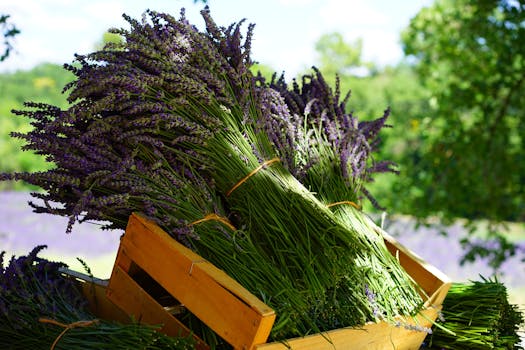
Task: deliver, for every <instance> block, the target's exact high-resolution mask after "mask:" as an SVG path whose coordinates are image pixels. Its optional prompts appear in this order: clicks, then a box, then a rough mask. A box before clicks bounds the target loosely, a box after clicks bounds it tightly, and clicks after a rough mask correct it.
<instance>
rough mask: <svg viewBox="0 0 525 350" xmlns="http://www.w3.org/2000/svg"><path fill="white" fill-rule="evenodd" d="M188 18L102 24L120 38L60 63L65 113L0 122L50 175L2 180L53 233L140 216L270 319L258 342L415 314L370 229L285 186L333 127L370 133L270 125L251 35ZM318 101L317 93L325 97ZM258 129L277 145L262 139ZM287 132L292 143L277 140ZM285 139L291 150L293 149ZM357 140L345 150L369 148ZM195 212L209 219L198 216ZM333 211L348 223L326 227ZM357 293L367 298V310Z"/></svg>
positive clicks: (48, 110)
mask: <svg viewBox="0 0 525 350" xmlns="http://www.w3.org/2000/svg"><path fill="white" fill-rule="evenodd" d="M202 14H203V17H204V20H205V23H206V32H204V33H202V32H199V31H198V30H197V29H196V28H195V27H194V26H192V25H191V24H189V23H188V21H187V20H186V18H185V16H184V13H182V14H181V17H180V19H178V20H177V19H175V18H173V17H171V16H169V15H166V14H160V13H156V12H153V11H148V12H147V13H146V14H145V17H144V19H143V21H142V22H139V21H136V20H134V19H131V18H129V17H127V16H125V18H126V19H127V21H128V22H129V23H130V25H131V29H130V30H124V29H118V30H113V32H114V33H117V34H120V35H122V36H123V37H124V39H125V41H124V42H123V43H121V44H109V45H108V46H106V47H105V48H104V49H103V50H101V51H98V52H94V53H92V54H89V55H86V56H78V57H77V60H76V64H73V65H67V66H66V68H67V69H69V70H70V71H72V72H73V73H74V74H75V75H76V77H77V79H76V80H75V81H74V82H73V83H72V84H70V85H69V86H66V90H67V91H69V92H70V95H69V101H70V102H71V104H72V105H71V107H70V108H69V109H67V110H65V111H62V110H60V109H58V108H56V107H53V106H49V105H43V104H34V103H29V104H27V106H28V107H29V108H30V109H26V110H24V111H16V112H15V113H16V114H19V115H22V116H26V117H29V118H31V119H32V120H33V122H32V124H33V126H34V127H35V128H34V130H33V131H31V132H29V133H27V134H16V133H15V135H14V136H15V137H20V138H22V139H24V140H26V141H27V145H26V146H25V147H26V149H29V150H34V151H36V152H37V153H40V154H42V155H44V156H46V157H47V159H48V160H49V161H51V162H54V163H55V164H56V168H55V169H52V170H50V171H47V172H42V173H32V174H28V173H16V174H3V175H2V178H4V179H18V180H24V181H26V182H29V183H32V184H34V185H37V186H40V187H42V188H43V189H44V190H45V193H34V194H33V196H35V197H36V198H39V199H42V200H43V201H44V205H38V204H35V203H32V205H33V207H34V208H35V210H36V211H37V212H47V213H53V214H59V215H66V216H68V217H69V218H70V220H69V224H68V228H67V231H71V228H72V225H73V224H74V223H75V222H76V221H85V220H103V221H107V222H108V223H107V225H106V227H107V228H124V227H125V224H126V222H127V218H128V216H129V214H130V213H131V212H132V211H141V212H144V213H145V214H146V215H147V216H149V217H151V218H152V219H153V220H155V221H156V222H157V223H158V224H159V225H160V226H161V227H163V228H164V229H165V230H166V231H167V232H169V233H170V234H172V236H173V237H174V238H176V239H178V240H180V241H181V242H183V243H185V244H187V245H188V246H190V247H192V248H194V249H195V250H196V251H197V252H198V253H199V254H201V255H202V256H203V257H204V258H206V259H208V260H210V261H211V262H212V263H214V264H215V265H217V266H218V267H219V268H221V269H223V270H225V271H226V272H227V273H229V274H230V275H231V276H232V277H234V278H235V279H237V281H238V282H239V283H241V284H242V285H243V286H245V287H246V288H247V289H249V290H250V291H252V292H253V293H254V294H256V295H259V296H261V298H262V299H263V300H264V301H265V302H267V303H268V304H269V305H270V306H271V307H273V308H274V309H275V310H276V312H277V315H278V318H277V320H276V324H275V327H274V328H273V329H272V337H273V339H284V338H289V337H291V336H302V335H306V334H308V333H311V332H319V331H325V330H330V329H333V328H338V327H346V326H359V325H362V324H364V323H365V322H366V321H374V320H381V319H383V318H389V317H391V316H395V315H397V314H412V313H415V312H417V310H418V308H419V307H420V304H421V299H420V298H419V296H418V294H417V292H416V289H415V288H414V286H413V285H412V283H405V282H401V281H400V284H399V285H396V286H394V287H395V289H396V290H400V291H404V290H407V291H408V292H407V293H406V294H403V293H392V292H391V290H392V289H391V288H386V289H383V288H382V283H383V279H384V274H383V273H384V269H385V268H386V269H398V271H402V268H401V267H400V266H398V264H397V262H396V261H395V259H390V260H389V261H387V262H382V260H381V259H383V257H382V256H381V255H376V253H375V245H373V244H370V243H369V242H370V238H369V237H366V235H368V234H369V233H370V232H372V231H373V230H372V228H371V227H370V226H367V225H365V224H364V221H363V220H362V218H363V217H362V214H360V213H358V212H356V211H348V212H344V214H338V213H337V212H334V211H332V210H331V209H330V208H328V206H327V204H328V203H331V200H330V199H329V198H325V197H324V196H325V195H323V196H316V195H314V193H312V192H311V187H313V185H312V184H313V183H314V181H313V180H312V181H311V183H308V182H304V183H303V182H301V181H300V180H305V179H308V178H309V177H310V178H313V177H314V172H313V171H314V170H313V169H318V170H319V169H321V168H320V167H317V168H316V167H314V163H315V162H316V161H318V159H321V158H322V156H323V154H321V151H322V152H328V150H329V149H331V147H332V146H333V145H334V143H333V142H335V141H334V140H332V139H331V138H332V137H333V135H336V134H337V132H339V131H337V130H338V129H344V130H347V129H348V130H350V131H351V132H352V135H353V136H359V137H361V136H363V135H365V137H368V136H369V138H370V137H374V136H375V135H374V133H375V132H376V131H375V130H376V129H375V126H374V128H372V127H371V126H370V125H369V127H368V128H367V127H365V126H364V125H366V124H362V125H363V126H362V128H361V133H360V134H356V135H354V133H353V129H352V128H350V126H352V125H355V121H352V123H353V124H352V125H350V124H348V125H347V124H341V123H340V122H339V121H338V120H337V119H333V120H331V119H328V120H326V121H325V120H324V119H323V118H320V119H319V120H320V122H312V123H311V125H307V127H304V129H305V130H304V132H303V133H302V134H300V133H301V132H302V130H301V129H300V127H299V124H298V123H295V124H294V123H289V124H287V125H285V126H282V125H281V124H280V123H281V122H283V121H284V122H287V121H286V120H284V119H271V118H269V117H268V116H270V115H271V116H277V117H280V116H281V114H282V113H281V111H280V110H277V112H276V113H273V114H271V113H267V112H268V111H272V109H273V110H275V109H276V108H277V109H279V108H281V107H282V108H284V105H283V104H282V97H281V92H280V91H278V90H277V89H276V88H272V87H271V86H268V85H266V84H265V83H264V82H261V81H260V79H259V80H258V79H256V78H255V77H253V75H252V74H251V72H250V70H249V68H250V66H251V64H252V61H251V58H250V40H251V36H252V30H253V26H249V28H248V32H247V34H246V39H245V40H244V41H243V35H242V33H241V25H242V21H241V22H239V23H237V24H232V25H231V26H229V27H227V28H222V27H218V26H217V25H216V24H215V22H213V20H212V19H211V16H210V14H209V11H208V10H207V9H206V10H204V11H203V12H202ZM319 77H320V76H319ZM312 86H313V85H312ZM307 87H308V85H305V89H306V88H307ZM305 91H306V90H305ZM283 95H284V96H285V97H286V96H288V95H286V94H284V91H283ZM314 95H315V94H314ZM290 96H291V95H290ZM323 96H325V97H327V98H332V97H331V92H328V94H325V95H323ZM304 100H312V101H311V102H310V101H309V102H307V103H306V106H305V107H304V108H302V109H299V111H298V112H297V113H295V112H294V113H293V116H294V118H297V120H299V119H300V118H301V117H298V116H301V115H302V113H305V114H306V115H308V114H310V112H308V113H307V111H308V110H309V109H310V110H314V111H315V108H318V107H317V106H316V105H315V101H316V97H314V96H313V95H312V96H305V97H304ZM330 101H331V100H330ZM323 103H324V102H323ZM329 106H331V105H329ZM314 107H315V108H314ZM343 107H344V105H343ZM319 108H320V107H319ZM319 108H318V109H319ZM319 111H320V112H319V115H320V116H321V117H322V116H324V114H323V111H322V108H321V109H319ZM336 116H342V117H343V118H350V117H351V116H350V117H349V116H348V115H346V114H341V113H339V114H336ZM385 119H386V117H385ZM348 120H350V119H348ZM352 120H353V119H352ZM270 125H273V126H274V127H276V128H279V131H280V132H281V134H280V135H278V137H279V138H280V140H284V141H286V143H282V145H281V144H278V143H277V142H276V141H275V140H276V139H275V137H274V136H275V134H272V133H271V132H270V131H269V130H270V127H269V126H270ZM374 125H375V124H374ZM381 125H382V124H381ZM288 126H290V127H292V129H289V130H290V132H292V134H291V135H288V133H283V131H285V130H288V129H287V127H288ZM319 128H320V130H321V131H319V132H318V133H317V134H315V133H314V131H315V130H317V129H319ZM293 132H296V133H297V137H295V136H294V135H293ZM347 136H348V137H350V136H351V135H350V134H348V135H347ZM345 137H346V136H345ZM324 138H326V140H328V141H329V142H328V143H327V142H324V141H323V140H324ZM310 139H312V140H313V142H310ZM298 140H300V141H301V142H303V141H304V142H303V148H299V151H297V150H296V148H295V145H294V143H295V142H296V141H298ZM356 140H357V141H355V140H354V139H352V140H346V141H345V142H347V143H349V144H350V143H351V142H353V143H356V142H357V143H359V144H360V145H361V143H362V145H363V146H362V147H365V148H366V147H369V144H368V143H366V142H363V140H362V139H360V138H356ZM340 144H343V143H342V142H340ZM312 145H313V146H312ZM290 147H293V148H290ZM345 147H346V146H345ZM359 147H361V146H359ZM347 148H348V147H347ZM365 148H363V149H361V148H359V150H358V151H356V152H357V153H355V152H354V153H355V154H354V156H353V158H352V163H351V164H352V165H354V164H357V165H356V166H357V168H356V169H353V168H352V170H355V171H354V173H355V174H354V176H356V179H357V178H366V176H367V175H366V174H368V173H369V172H370V171H371V170H370V169H368V170H365V169H364V168H363V164H366V159H367V157H368V156H369V154H370V152H368V153H366V152H365V153H363V152H364V151H366V149H365ZM363 150H364V151H363ZM316 152H317V153H318V154H316ZM337 152H340V151H337ZM352 152H353V151H352ZM326 154H328V153H326ZM347 154H348V152H347V151H345V150H344V149H342V151H341V152H340V153H337V154H334V157H335V155H338V156H339V158H340V159H343V160H344V159H345V157H346V159H350V158H349V157H348V155H347ZM334 157H332V158H334ZM362 157H364V158H363V159H364V160H362ZM332 158H329V159H332ZM334 159H335V158H334ZM354 159H356V160H355V161H354ZM363 162H364V163H363ZM317 163H318V164H320V165H322V166H325V165H326V166H330V167H333V166H334V165H333V164H324V163H320V162H317ZM335 164H338V163H337V162H336V163H335ZM343 164H344V166H345V167H346V166H347V165H348V164H349V163H348V162H346V161H341V165H340V166H339V168H340V169H341V170H340V173H339V172H337V173H336V175H338V176H339V175H341V176H339V177H337V180H334V181H333V182H331V184H334V183H335V181H343V183H344V184H345V185H346V186H345V189H351V191H353V192H352V193H357V192H358V189H357V187H355V186H357V184H358V181H357V180H355V183H352V181H351V180H350V176H347V175H348V171H346V170H344V169H346V168H344V167H343ZM297 165H299V166H297ZM343 168H344V169H343ZM372 170H373V169H372ZM345 171H346V172H345ZM367 171H368V173H367ZM308 174H310V175H308ZM341 179H342V180H341ZM345 181H346V182H345ZM306 186H308V187H306ZM319 189H324V192H325V193H329V191H330V190H332V188H330V187H329V186H324V187H323V188H321V187H319ZM345 191H346V190H345ZM361 191H362V190H361ZM346 194H347V193H344V194H343V195H341V198H348V197H345V196H346ZM326 196H328V195H326ZM333 196H334V197H335V196H337V197H339V193H337V194H334V195H333ZM210 214H213V215H214V217H215V218H217V217H220V218H222V219H221V220H206V221H203V220H202V219H203V218H206V217H209V216H208V215H210ZM345 215H351V216H352V217H353V218H354V219H353V221H352V220H349V221H345V220H343V219H341V217H342V216H345ZM226 219H227V220H226ZM362 230H366V231H364V232H362ZM363 235H365V237H363ZM373 239H378V238H377V237H375V236H374V238H373ZM381 254H382V253H381ZM368 256H375V257H377V261H379V262H382V263H383V264H385V265H386V266H384V267H383V268H376V267H375V266H372V265H370V264H369V261H372V260H366V259H364V258H363V257H368ZM390 264H393V265H390ZM374 265H377V264H375V263H374ZM370 291H372V292H373V293H375V295H378V294H379V293H381V294H382V296H381V298H377V300H376V301H375V302H374V303H371V302H370V298H369V296H370V295H372V294H371V293H370ZM376 304H380V305H382V307H381V309H380V311H377V309H376Z"/></svg>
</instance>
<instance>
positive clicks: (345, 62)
mask: <svg viewBox="0 0 525 350" xmlns="http://www.w3.org/2000/svg"><path fill="white" fill-rule="evenodd" d="M315 50H316V51H317V53H318V54H319V56H320V57H319V62H320V65H319V67H318V68H319V69H320V70H321V71H322V72H323V75H325V76H327V77H330V76H334V75H335V74H338V75H340V76H343V75H358V76H365V75H368V74H369V73H370V70H372V69H373V68H374V65H373V64H372V63H370V62H365V61H363V60H362V51H363V40H362V39H357V40H355V41H354V42H347V41H345V39H344V37H343V35H342V34H341V33H337V32H333V33H329V34H324V35H322V36H321V37H320V38H319V40H318V41H317V42H316V44H315Z"/></svg>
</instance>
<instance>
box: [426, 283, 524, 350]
mask: <svg viewBox="0 0 525 350" xmlns="http://www.w3.org/2000/svg"><path fill="white" fill-rule="evenodd" d="M442 320H443V324H442V325H443V327H434V331H433V333H432V334H431V335H428V336H427V338H426V339H425V343H426V344H427V347H428V348H432V349H448V350H455V349H458V350H459V349H501V350H503V349H523V347H522V346H520V345H519V344H520V337H519V334H518V330H519V327H520V326H521V325H523V324H525V320H524V316H523V311H522V310H519V308H518V306H517V305H512V304H510V303H509V301H508V295H507V289H506V287H505V286H504V285H503V284H502V283H500V282H498V281H497V280H490V279H484V278H483V279H482V280H481V281H473V282H467V283H453V284H452V286H451V288H450V290H449V292H448V294H447V297H446V299H445V301H444V302H443V314H442Z"/></svg>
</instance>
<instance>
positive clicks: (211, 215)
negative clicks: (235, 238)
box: [190, 213, 237, 231]
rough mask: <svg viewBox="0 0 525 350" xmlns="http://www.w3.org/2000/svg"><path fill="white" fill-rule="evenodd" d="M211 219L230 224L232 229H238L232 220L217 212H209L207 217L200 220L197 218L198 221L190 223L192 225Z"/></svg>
mask: <svg viewBox="0 0 525 350" xmlns="http://www.w3.org/2000/svg"><path fill="white" fill-rule="evenodd" d="M210 220H215V221H219V222H221V223H223V224H224V225H226V226H228V227H229V228H230V229H231V230H232V231H236V230H237V229H236V228H235V226H233V225H232V223H231V222H230V220H228V219H226V218H225V217H222V216H219V215H217V214H215V213H211V214H208V215H206V216H205V217H203V218H202V219H199V220H196V221H194V222H192V223H190V226H193V225H197V224H199V223H201V222H205V221H210Z"/></svg>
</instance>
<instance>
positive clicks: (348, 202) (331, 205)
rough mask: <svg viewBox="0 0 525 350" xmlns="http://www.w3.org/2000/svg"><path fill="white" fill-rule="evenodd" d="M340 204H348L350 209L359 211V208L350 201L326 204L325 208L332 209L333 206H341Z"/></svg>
mask: <svg viewBox="0 0 525 350" xmlns="http://www.w3.org/2000/svg"><path fill="white" fill-rule="evenodd" d="M341 204H349V205H351V206H352V207H354V208H356V209H357V210H360V209H361V206H360V205H359V204H355V203H354V202H352V201H341V202H335V203H330V204H327V205H326V206H327V207H328V208H330V207H333V206H336V205H341Z"/></svg>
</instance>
